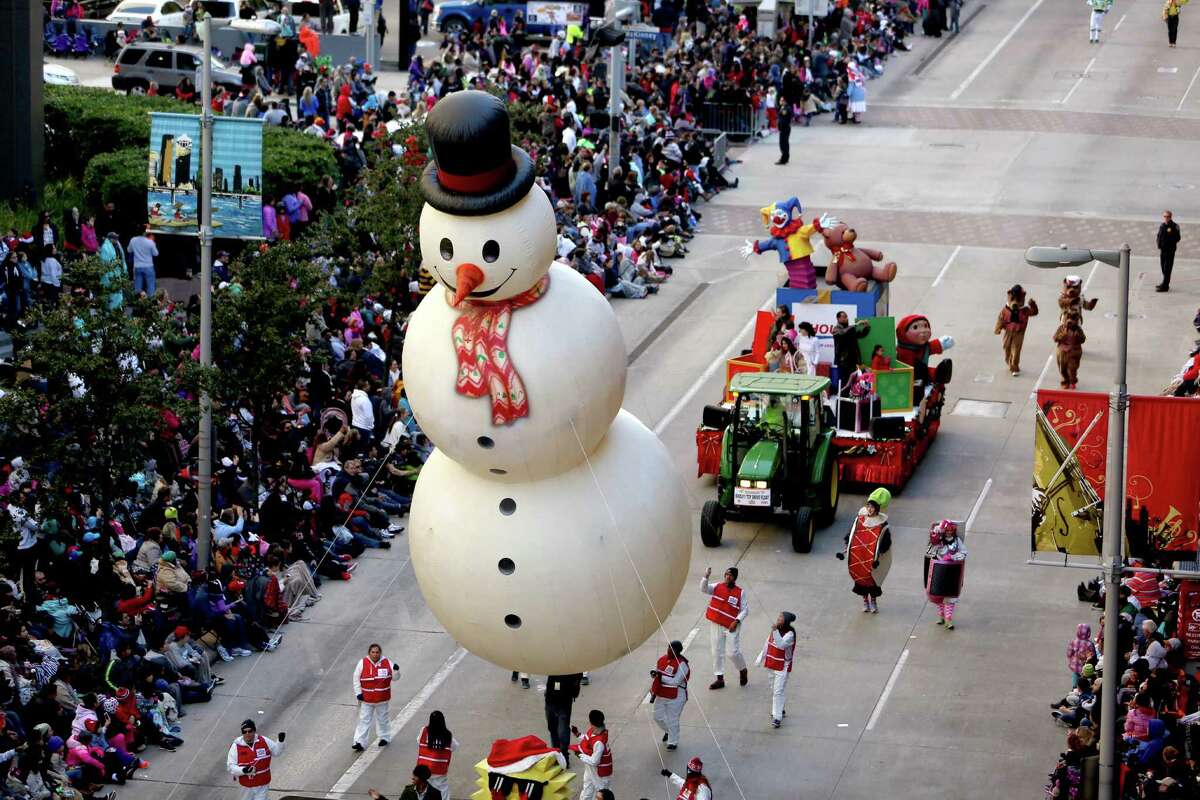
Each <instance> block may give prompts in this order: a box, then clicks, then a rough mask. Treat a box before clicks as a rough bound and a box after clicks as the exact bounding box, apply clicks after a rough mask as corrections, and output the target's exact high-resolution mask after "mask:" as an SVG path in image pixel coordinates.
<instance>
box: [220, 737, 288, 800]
mask: <svg viewBox="0 0 1200 800" xmlns="http://www.w3.org/2000/svg"><path fill="white" fill-rule="evenodd" d="M286 738H287V733H280V734H279V741H272V740H271V739H268V738H267V737H266V736H260V735H259V734H258V726H256V725H255V724H254V720H252V719H248V720H246V721H245V722H243V723H242V735H241V736H239V737H238V738H236V739H234V740H233V744H231V745H229V752H228V753H227V754H226V756H225V769H226V770H228V771H229V774H230V775H233V776H234V777H236V778H237V782H238V783H240V784H241V785H242V800H267V791H268V790H269V789H270V788H271V758H272V757H274V756H277V755H279V754H280V753H282V752H283V740H284V739H286Z"/></svg>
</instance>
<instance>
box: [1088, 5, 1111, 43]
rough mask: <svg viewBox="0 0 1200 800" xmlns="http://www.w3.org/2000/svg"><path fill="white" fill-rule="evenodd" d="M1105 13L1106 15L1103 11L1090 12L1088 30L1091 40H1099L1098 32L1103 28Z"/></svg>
mask: <svg viewBox="0 0 1200 800" xmlns="http://www.w3.org/2000/svg"><path fill="white" fill-rule="evenodd" d="M1105 13H1107V12H1104V11H1093V12H1092V20H1091V27H1090V28H1089V29H1088V30H1089V32H1090V33H1091V35H1092V38H1093V39H1099V38H1100V31H1101V30H1102V29H1103V28H1104V15H1105Z"/></svg>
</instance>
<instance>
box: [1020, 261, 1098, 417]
mask: <svg viewBox="0 0 1200 800" xmlns="http://www.w3.org/2000/svg"><path fill="white" fill-rule="evenodd" d="M1099 268H1100V262H1099V261H1096V262H1095V263H1094V264H1093V265H1092V271H1091V272H1089V273H1088V276H1087V280H1086V281H1084V282H1083V290H1084V291H1085V292H1086V291H1087V288H1088V287H1089V286H1091V285H1092V278H1093V277H1094V276H1095V274H1096V270H1097V269H1099ZM1053 363H1054V351H1053V350H1051V351H1050V355H1048V356H1046V365H1045V366H1044V367H1042V374H1041V375H1038V379H1037V383H1035V384H1034V385H1033V391H1032V392H1030V393H1029V399H1030V400H1033V399H1034V398H1036V397H1037V393H1038V389H1040V388H1042V381H1044V380H1046V373H1047V372H1048V371H1049V370H1050V365H1051V364H1053Z"/></svg>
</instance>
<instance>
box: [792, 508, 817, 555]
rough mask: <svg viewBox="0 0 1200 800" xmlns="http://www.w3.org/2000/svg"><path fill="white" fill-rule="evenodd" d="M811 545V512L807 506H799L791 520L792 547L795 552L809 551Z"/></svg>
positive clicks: (810, 550)
mask: <svg viewBox="0 0 1200 800" xmlns="http://www.w3.org/2000/svg"><path fill="white" fill-rule="evenodd" d="M812 546H813V513H812V509H811V508H809V507H808V506H800V508H798V509H797V510H796V516H795V518H794V519H793V520H792V549H793V550H795V551H796V552H797V553H811V552H812Z"/></svg>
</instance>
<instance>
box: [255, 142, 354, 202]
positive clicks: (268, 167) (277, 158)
mask: <svg viewBox="0 0 1200 800" xmlns="http://www.w3.org/2000/svg"><path fill="white" fill-rule="evenodd" d="M337 174H338V164H337V159H336V158H335V157H334V155H333V148H332V147H330V146H329V143H328V142H325V141H323V140H321V139H318V138H317V137H315V136H310V135H308V134H304V133H301V132H299V131H296V130H289V129H284V128H271V127H268V128H267V129H266V132H265V133H264V135H263V193H264V194H271V195H274V196H275V197H276V198H279V197H282V196H283V195H285V194H287V192H288V190H290V189H292V188H294V187H295V186H296V185H297V184H300V185H301V186H304V187H306V188H308V189H312V188H314V187H315V186H316V185H317V181H319V180H321V178H322V177H323V176H325V175H334V176H336V175H337Z"/></svg>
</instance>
